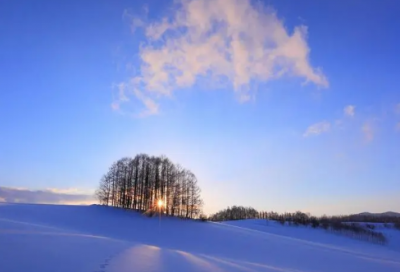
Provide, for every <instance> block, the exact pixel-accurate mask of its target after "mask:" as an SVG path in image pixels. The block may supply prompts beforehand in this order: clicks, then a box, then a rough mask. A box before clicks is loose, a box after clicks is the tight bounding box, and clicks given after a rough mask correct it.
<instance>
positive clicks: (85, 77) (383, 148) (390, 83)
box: [0, 0, 400, 214]
mask: <svg viewBox="0 0 400 272" xmlns="http://www.w3.org/2000/svg"><path fill="white" fill-rule="evenodd" d="M399 8H400V3H397V2H396V1H389V0H384V1H379V3H378V2H376V1H351V2H349V3H345V2H343V1H330V0H329V1H317V0H313V1H311V0H308V1H306V0H305V1H296V2H293V1H287V0H284V1H261V2H248V1H213V2H210V1H207V0H198V1H188V2H186V4H182V3H179V2H178V4H176V3H175V4H174V3H173V1H163V2H162V3H161V2H160V1H155V0H151V1H150V0H149V1H144V0H143V1H109V0H100V1H84V2H82V1H68V2H64V3H61V2H55V1H49V0H48V1H45V0H42V1H10V0H6V1H1V2H0V37H1V39H0V71H1V76H0V125H1V133H0V185H2V186H6V187H15V188H28V189H32V190H37V189H49V190H53V191H55V192H64V191H65V192H81V193H88V192H91V191H93V190H94V189H95V188H96V186H97V184H98V180H99V178H100V177H101V176H102V174H103V173H105V172H106V171H107V168H108V167H109V165H110V164H111V163H112V162H113V161H115V160H117V159H119V158H121V157H124V156H134V155H136V154H138V153H142V152H144V153H147V154H150V155H161V154H165V155H166V156H168V157H169V158H171V159H172V160H173V161H174V162H176V163H180V164H181V165H183V166H184V167H186V168H188V169H191V170H192V171H193V172H194V173H195V174H196V176H197V177H198V179H199V182H200V187H201V188H202V195H203V198H204V201H205V207H204V210H205V211H206V212H208V213H211V212H215V211H217V210H218V209H222V208H225V207H226V206H228V205H234V204H236V205H249V206H253V207H255V208H258V209H266V210H276V211H282V212H283V211H293V210H297V209H301V210H305V211H310V212H311V213H315V214H321V213H328V214H337V213H352V212H362V211H366V210H368V211H372V212H375V211H377V212H379V211H386V210H396V209H397V210H398V207H400V198H399V195H400V178H399V177H400V160H399V159H398V156H399V154H400V84H399V83H398V77H396V75H399V74H400V67H399V65H398V63H400V54H399V52H398V48H400V38H399V37H398V35H397V34H396V33H397V32H398V29H399V27H400V18H399V17H398V16H397V13H396V11H397V10H399ZM221 192H224V193H223V194H222V195H221Z"/></svg>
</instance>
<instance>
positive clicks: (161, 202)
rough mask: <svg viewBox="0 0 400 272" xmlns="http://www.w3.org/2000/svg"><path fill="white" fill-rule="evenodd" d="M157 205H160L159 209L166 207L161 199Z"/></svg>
mask: <svg viewBox="0 0 400 272" xmlns="http://www.w3.org/2000/svg"><path fill="white" fill-rule="evenodd" d="M157 205H158V207H159V208H161V207H162V206H163V205H164V202H163V201H162V200H161V199H159V200H158V201H157Z"/></svg>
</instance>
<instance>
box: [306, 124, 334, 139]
mask: <svg viewBox="0 0 400 272" xmlns="http://www.w3.org/2000/svg"><path fill="white" fill-rule="evenodd" d="M330 129H331V124H330V123H329V122H327V121H323V122H319V123H316V124H313V125H311V126H309V127H308V128H307V130H306V132H304V134H303V136H304V137H309V136H317V135H320V134H322V133H326V132H328V131H329V130H330Z"/></svg>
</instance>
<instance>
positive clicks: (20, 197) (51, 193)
mask: <svg viewBox="0 0 400 272" xmlns="http://www.w3.org/2000/svg"><path fill="white" fill-rule="evenodd" d="M0 202H10V203H38V204H39V203H40V204H68V205H71V204H81V205H88V204H94V203H97V201H96V199H95V197H94V195H93V194H82V193H81V190H78V189H73V188H71V189H67V190H66V189H56V188H49V189H46V190H29V189H21V188H10V187H0Z"/></svg>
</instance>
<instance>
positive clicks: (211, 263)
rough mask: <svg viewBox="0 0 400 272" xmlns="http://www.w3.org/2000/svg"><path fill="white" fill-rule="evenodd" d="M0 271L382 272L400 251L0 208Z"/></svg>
mask: <svg viewBox="0 0 400 272" xmlns="http://www.w3.org/2000/svg"><path fill="white" fill-rule="evenodd" d="M388 231H390V235H391V238H389V239H392V238H393V239H399V237H400V232H399V231H395V230H388ZM397 241H399V240H397ZM0 271H1V272H17V271H18V272H20V271H33V272H36V271H37V272H54V271H57V272H71V271H74V272H79V271H82V272H128V271H149V272H153V271H154V272H159V271H164V272H168V271H171V272H175V271H211V272H223V271H247V272H257V271H264V272H276V271H280V272H317V271H326V272H330V271H332V272H333V271H334V272H336V271H351V272H357V271H360V272H375V271H388V272H390V271H400V248H399V247H398V245H397V246H396V245H395V244H391V243H389V244H388V245H385V246H383V245H378V244H372V243H367V242H365V241H360V240H356V239H350V238H348V237H342V236H340V235H335V234H332V233H328V232H326V231H324V230H318V229H317V230H315V229H311V228H306V227H290V226H280V225H279V224H277V223H275V222H267V221H265V220H244V221H235V222H227V223H210V222H207V223H205V222H195V221H189V220H180V219H177V218H167V217H161V221H159V218H158V217H153V218H147V217H144V216H142V215H140V214H138V213H135V212H132V211H126V210H120V209H114V208H109V207H102V206H62V205H29V204H0Z"/></svg>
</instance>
